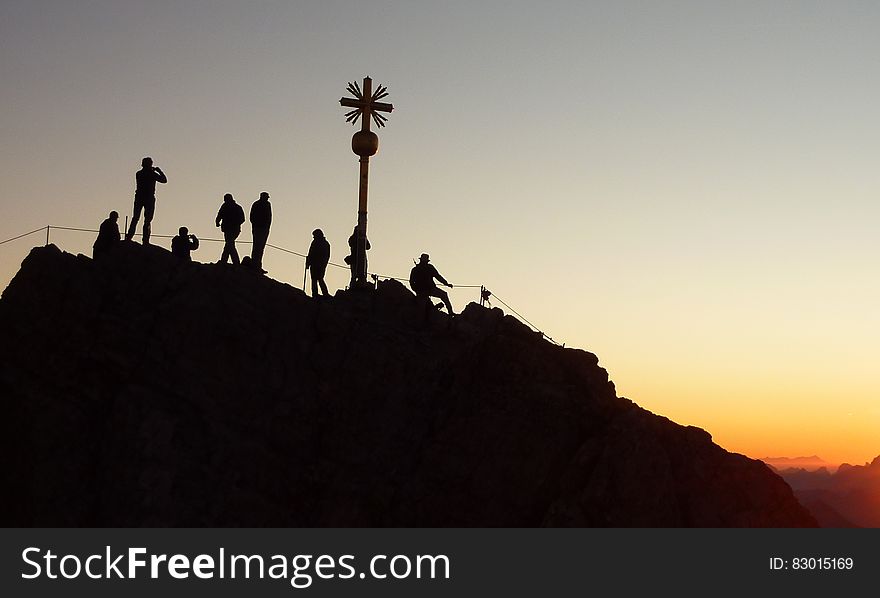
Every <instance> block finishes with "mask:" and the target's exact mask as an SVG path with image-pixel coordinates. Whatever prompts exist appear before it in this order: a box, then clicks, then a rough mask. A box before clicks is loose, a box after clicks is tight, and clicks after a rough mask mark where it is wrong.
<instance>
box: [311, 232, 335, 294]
mask: <svg viewBox="0 0 880 598" xmlns="http://www.w3.org/2000/svg"><path fill="white" fill-rule="evenodd" d="M312 237H313V239H312V244H311V246H309V255H308V256H306V268H308V269H309V274H311V276H312V297H317V296H318V286H319V285H320V287H321V292H322V293H324V297H327V296H328V295H329V293H328V292H327V284H326V283H325V282H324V273H325V272H326V271H327V264H328V263H329V262H330V242H329V241H328V240H327V238H326V237H324V231H322V230H321V229H320V228H316V229H315V230H314V231H313V232H312Z"/></svg>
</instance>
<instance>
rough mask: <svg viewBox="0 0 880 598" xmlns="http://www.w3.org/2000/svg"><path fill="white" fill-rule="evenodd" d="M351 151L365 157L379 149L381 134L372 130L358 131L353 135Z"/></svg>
mask: <svg viewBox="0 0 880 598" xmlns="http://www.w3.org/2000/svg"><path fill="white" fill-rule="evenodd" d="M351 151H353V152H354V153H356V154H357V155H358V156H360V157H362V158H364V157H367V156H375V155H376V152H378V151H379V136H378V135H376V134H375V133H373V132H372V131H358V132H357V133H355V134H354V135H352V136H351Z"/></svg>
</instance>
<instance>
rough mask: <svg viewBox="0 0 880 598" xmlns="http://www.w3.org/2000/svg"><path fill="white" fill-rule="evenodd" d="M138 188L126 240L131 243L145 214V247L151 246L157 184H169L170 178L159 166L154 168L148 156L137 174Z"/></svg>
mask: <svg viewBox="0 0 880 598" xmlns="http://www.w3.org/2000/svg"><path fill="white" fill-rule="evenodd" d="M135 181H136V183H137V187H136V189H135V192H134V213H133V214H132V216H131V224H130V225H129V227H128V231H127V232H126V233H125V240H126V241H131V240H132V238H133V237H134V233H135V230H137V223H138V220H140V217H141V211H142V210H143V212H144V237H143V239H144V245H149V244H150V229H151V226H152V225H151V223H152V222H153V214H154V213H155V211H156V183H163V184H164V183H167V182H168V177H166V176H165V173H164V172H162V169H161V168H159V167H158V166H153V159H152V158H150V157H149V156H147V157H146V158H144V159H143V160H141V169H140V170H138V171H137V173H136V174H135Z"/></svg>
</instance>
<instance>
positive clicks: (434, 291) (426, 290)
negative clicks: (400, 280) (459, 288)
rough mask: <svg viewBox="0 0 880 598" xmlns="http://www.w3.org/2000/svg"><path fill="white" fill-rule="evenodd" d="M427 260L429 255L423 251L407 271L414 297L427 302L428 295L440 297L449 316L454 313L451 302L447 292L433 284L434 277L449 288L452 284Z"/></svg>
mask: <svg viewBox="0 0 880 598" xmlns="http://www.w3.org/2000/svg"><path fill="white" fill-rule="evenodd" d="M428 262H429V257H428V254H427V253H423V254H422V255H421V256H419V263H418V264H416V265H415V266H414V267H413V269H412V270H411V271H410V273H409V286H410V288H412V290H413V292H414V293H415V294H416V297H419V298H420V299H427V300H428V303H429V304H430V299H429V297H437V298H438V299H441V300H442V301H443V303H444V304H445V305H446V311H448V312H449V315H450V316H453V315H455V314H454V313H453V311H452V303H451V302H450V301H449V293H447V292H446V291H443V290H440V289H438V288H437V285H436V284H434V279H435V278H436V279H437V280H439V281H440V282H441V283H442V284H444V285H446V286H447V287H449V288H450V289H451V288H452V285H451V284H449V283H448V282H446V279H445V278H443V277H442V276H441V275H440V273H439V272H437V268H435V267H434V265H433V264H429V263H428ZM426 313H427V312H426Z"/></svg>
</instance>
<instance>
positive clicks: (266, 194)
mask: <svg viewBox="0 0 880 598" xmlns="http://www.w3.org/2000/svg"><path fill="white" fill-rule="evenodd" d="M260 199H269V194H268V193H266V192H265V191H263V192H262V193H260Z"/></svg>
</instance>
